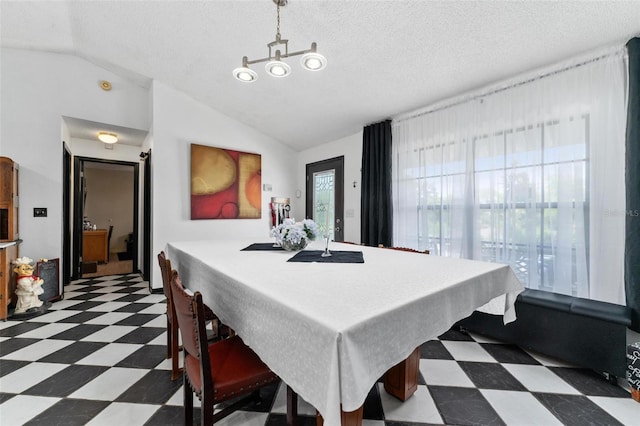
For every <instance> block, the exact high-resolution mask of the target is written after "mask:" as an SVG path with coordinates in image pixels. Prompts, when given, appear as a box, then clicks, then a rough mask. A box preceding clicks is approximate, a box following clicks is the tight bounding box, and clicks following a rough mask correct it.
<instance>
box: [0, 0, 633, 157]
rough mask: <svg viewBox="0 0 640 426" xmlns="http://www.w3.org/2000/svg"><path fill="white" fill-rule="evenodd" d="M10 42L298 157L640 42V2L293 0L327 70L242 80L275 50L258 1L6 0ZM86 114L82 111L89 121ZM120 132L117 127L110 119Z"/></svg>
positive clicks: (268, 4)
mask: <svg viewBox="0 0 640 426" xmlns="http://www.w3.org/2000/svg"><path fill="white" fill-rule="evenodd" d="M0 16H1V27H2V29H1V30H0V31H1V32H0V36H1V43H2V46H6V47H15V48H26V49H37V50H46V51H54V52H63V53H71V54H75V55H78V56H80V57H82V58H85V59H87V60H89V61H92V62H94V63H96V64H98V65H100V66H102V67H104V68H106V69H109V70H111V71H114V72H116V73H119V74H123V75H125V76H127V77H129V78H131V79H133V80H135V81H138V82H139V83H140V84H141V85H148V84H149V82H150V81H151V79H157V80H159V81H162V82H163V83H165V84H167V85H169V86H171V87H174V88H176V89H178V90H181V91H183V92H185V93H187V94H189V95H190V96H191V97H193V98H195V99H197V100H199V101H201V102H203V103H205V104H207V105H209V106H211V107H212V108H215V109H216V110H219V111H221V112H223V113H224V114H226V115H228V116H230V117H233V118H235V119H236V120H239V121H241V122H243V123H246V124H247V125H249V126H252V127H254V128H256V129H258V130H260V131H261V132H263V133H265V134H267V135H270V136H272V137H274V138H276V139H278V140H280V141H282V142H283V143H285V144H287V145H289V146H291V147H293V148H294V149H296V150H303V149H306V148H309V147H312V146H315V145H318V144H321V143H325V142H328V141H332V140H336V139H339V138H341V137H344V136H348V135H351V134H354V133H356V132H357V131H358V130H360V129H361V128H362V127H363V126H364V125H366V124H369V123H374V122H377V121H380V120H383V119H385V118H391V117H393V116H395V115H398V114H400V113H403V112H407V111H411V110H414V109H416V108H419V107H423V106H426V105H429V104H431V103H434V102H436V101H439V100H442V99H445V98H447V97H451V96H454V95H457V94H460V93H464V92H466V91H469V90H472V89H475V88H479V87H482V86H485V85H487V84H490V83H492V82H496V81H500V80H502V79H505V78H508V77H512V76H515V75H517V74H519V73H522V72H526V71H529V70H532V69H535V68H538V67H542V66H545V65H549V64H552V63H554V62H557V61H560V60H563V59H567V58H570V57H573V56H576V55H579V54H581V53H584V52H587V51H589V50H592V49H596V48H599V47H606V46H609V45H612V44H616V43H620V44H622V43H624V42H626V40H628V39H629V38H631V37H633V36H637V35H640V2H638V1H631V2H622V1H605V2H574V1H558V2H547V1H403V0H397V1H337V0H333V1H326V0H313V1H303V0H290V1H289V3H288V5H287V6H286V7H284V8H282V10H281V34H282V38H283V39H289V49H290V51H297V50H303V49H308V48H309V47H310V45H311V42H313V41H315V42H317V44H318V51H319V52H320V53H322V54H323V55H324V56H325V57H326V58H327V61H328V65H327V68H326V69H325V70H323V71H321V72H309V71H305V70H303V69H302V67H301V66H300V64H299V61H298V58H290V59H289V60H288V62H289V63H290V65H291V67H292V71H293V73H292V75H291V76H290V77H288V78H285V79H276V78H273V77H270V76H268V75H267V74H266V72H265V71H264V67H263V64H256V65H254V66H253V67H252V68H253V69H254V70H255V71H256V72H257V73H258V75H259V78H258V80H257V81H256V82H254V83H251V84H246V83H241V82H239V81H236V80H235V79H234V78H233V76H232V70H233V69H234V68H236V67H238V66H240V65H241V61H242V57H243V56H245V55H246V56H248V57H249V59H250V60H251V59H256V58H263V57H265V56H267V47H266V44H267V43H268V42H270V41H272V40H273V39H274V38H275V32H276V6H275V4H274V3H273V1H272V0H254V1H239V0H235V1H215V0H209V1H41V2H34V1H6V0H4V1H2V2H1V4H0ZM80 118H81V117H80ZM114 124H117V123H114Z"/></svg>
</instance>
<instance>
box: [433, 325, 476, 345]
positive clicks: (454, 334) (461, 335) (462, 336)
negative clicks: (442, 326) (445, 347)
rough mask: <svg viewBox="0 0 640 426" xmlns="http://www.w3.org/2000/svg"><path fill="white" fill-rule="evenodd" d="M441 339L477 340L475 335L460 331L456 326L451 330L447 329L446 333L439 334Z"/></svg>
mask: <svg viewBox="0 0 640 426" xmlns="http://www.w3.org/2000/svg"><path fill="white" fill-rule="evenodd" d="M438 339H440V340H455V341H459V342H475V340H473V337H471V336H469V335H468V334H467V333H465V332H463V331H460V330H458V329H456V328H452V329H451V330H449V331H446V332H445V333H444V334H442V335H440V336H438Z"/></svg>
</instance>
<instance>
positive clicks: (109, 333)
mask: <svg viewBox="0 0 640 426" xmlns="http://www.w3.org/2000/svg"><path fill="white" fill-rule="evenodd" d="M136 328H137V327H134V326H131V325H110V326H108V327H105V328H103V329H102V330H98V331H96V332H95V333H93V334H90V335H88V336H87V337H84V338H82V339H81V341H83V342H113V341H115V340H118V339H119V338H121V337H122V336H124V335H125V334H129V333H131V332H132V331H133V330H135V329H136Z"/></svg>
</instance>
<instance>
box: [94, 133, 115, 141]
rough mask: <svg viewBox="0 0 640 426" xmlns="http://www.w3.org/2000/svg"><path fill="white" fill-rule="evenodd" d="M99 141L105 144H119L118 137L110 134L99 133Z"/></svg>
mask: <svg viewBox="0 0 640 426" xmlns="http://www.w3.org/2000/svg"><path fill="white" fill-rule="evenodd" d="M98 139H100V141H101V142H104V143H109V144H114V143H116V142H118V135H116V134H115V133H110V132H98Z"/></svg>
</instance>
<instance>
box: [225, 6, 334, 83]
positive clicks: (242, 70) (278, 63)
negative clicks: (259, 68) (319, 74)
mask: <svg viewBox="0 0 640 426" xmlns="http://www.w3.org/2000/svg"><path fill="white" fill-rule="evenodd" d="M273 2H274V3H275V4H276V7H277V25H276V39H275V40H274V41H272V42H271V43H268V44H267V47H268V48H269V56H268V57H266V58H261V59H254V60H249V59H248V58H247V57H246V56H244V57H243V58H242V66H241V67H239V68H236V69H234V70H233V76H234V77H235V78H236V79H237V80H239V81H242V82H244V83H251V82H254V81H256V80H257V79H258V74H257V73H256V72H255V71H253V70H252V69H250V68H249V65H252V64H257V63H260V62H267V64H266V65H265V70H266V71H267V73H268V74H269V75H270V76H272V77H277V78H282V77H286V76H288V75H289V74H291V67H290V66H289V65H288V64H287V63H286V62H283V61H282V59H286V58H289V57H291V56H298V55H303V56H302V58H300V63H301V64H302V66H303V68H305V69H306V70H308V71H320V70H322V69H324V68H325V67H326V66H327V58H325V57H324V56H322V55H321V54H320V53H318V52H317V51H316V49H317V45H316V43H315V42H313V43H311V48H310V49H307V50H300V51H298V52H292V53H289V40H282V38H281V36H280V7H281V6H282V7H284V6H286V5H287V0H273ZM282 46H284V53H282V50H281V49H282ZM273 49H275V53H272V52H273Z"/></svg>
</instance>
